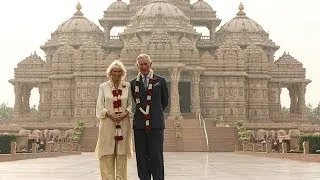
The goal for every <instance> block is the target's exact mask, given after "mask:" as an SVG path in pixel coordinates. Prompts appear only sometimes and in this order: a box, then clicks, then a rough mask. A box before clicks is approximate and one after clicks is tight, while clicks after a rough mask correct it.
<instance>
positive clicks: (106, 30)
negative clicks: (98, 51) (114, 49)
mask: <svg viewBox="0 0 320 180" xmlns="http://www.w3.org/2000/svg"><path fill="white" fill-rule="evenodd" d="M103 29H104V37H105V39H106V41H107V42H109V41H110V31H111V29H112V26H104V27H103Z"/></svg>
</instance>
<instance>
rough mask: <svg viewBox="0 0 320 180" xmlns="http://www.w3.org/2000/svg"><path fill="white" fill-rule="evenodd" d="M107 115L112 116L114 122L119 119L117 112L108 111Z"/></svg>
mask: <svg viewBox="0 0 320 180" xmlns="http://www.w3.org/2000/svg"><path fill="white" fill-rule="evenodd" d="M106 117H108V118H110V119H111V120H112V121H114V122H117V121H119V118H118V114H115V113H114V114H111V113H109V112H106Z"/></svg>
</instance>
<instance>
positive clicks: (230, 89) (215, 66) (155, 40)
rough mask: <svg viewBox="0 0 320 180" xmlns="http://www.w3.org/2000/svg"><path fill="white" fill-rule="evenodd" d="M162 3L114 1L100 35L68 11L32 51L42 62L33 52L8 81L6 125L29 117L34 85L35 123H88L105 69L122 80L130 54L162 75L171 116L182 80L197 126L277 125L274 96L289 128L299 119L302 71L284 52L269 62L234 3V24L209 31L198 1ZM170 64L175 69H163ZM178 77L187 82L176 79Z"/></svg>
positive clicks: (266, 45) (255, 27)
mask: <svg viewBox="0 0 320 180" xmlns="http://www.w3.org/2000/svg"><path fill="white" fill-rule="evenodd" d="M169 2H171V3H167V2H166V1H147V0H143V1H137V0H135V1H133V0H132V1H130V3H129V4H127V3H124V2H122V1H117V2H114V3H113V5H112V6H111V7H110V9H109V8H108V9H107V10H106V11H105V13H104V16H103V18H102V19H100V20H99V22H100V24H101V26H103V29H104V31H101V30H100V28H99V26H97V25H95V24H94V23H93V22H91V21H89V20H88V19H86V18H85V17H84V15H83V13H82V12H81V8H79V7H78V8H77V11H76V13H75V14H74V16H72V17H71V18H70V19H69V20H67V21H66V22H64V23H62V24H61V25H60V26H59V27H58V28H57V30H56V31H54V33H52V35H51V39H50V40H48V41H47V42H45V44H44V45H43V46H41V49H43V51H44V52H45V54H46V59H45V60H42V59H41V58H40V57H39V56H38V55H37V54H36V53H33V54H31V55H30V56H29V57H27V58H25V59H24V60H22V61H21V62H20V63H18V65H17V69H15V74H14V79H12V80H10V83H11V84H12V85H14V92H15V105H14V120H15V121H24V120H25V119H27V117H28V116H30V108H29V99H30V91H31V89H32V88H34V87H38V88H39V90H40V96H41V97H40V102H39V107H40V109H39V111H40V113H39V114H46V116H45V118H40V116H39V118H38V117H37V118H38V119H37V120H36V121H46V122H51V121H52V122H66V123H72V122H74V121H75V120H77V119H78V118H80V117H85V119H86V121H87V122H93V120H94V119H95V116H94V113H93V112H94V109H95V106H94V103H95V100H96V95H97V91H98V85H99V84H100V83H102V82H103V81H105V80H106V74H105V70H106V67H107V66H108V64H109V63H110V62H111V61H113V60H115V59H120V60H121V61H123V62H124V64H125V66H126V67H127V69H128V75H130V77H128V80H130V79H131V78H133V77H134V76H135V74H136V68H135V66H134V65H135V59H136V57H137V56H138V55H139V54H140V53H147V54H149V55H150V56H151V58H152V60H153V62H154V63H153V68H154V69H155V71H156V72H157V73H162V74H163V75H164V76H165V77H168V78H167V80H168V82H170V83H171V102H170V103H171V104H170V105H171V109H170V112H171V113H173V114H179V113H180V104H179V98H180V97H179V88H178V85H179V81H183V82H185V81H187V82H189V83H190V85H191V88H190V89H191V96H192V97H191V103H190V106H191V107H192V109H191V110H192V111H193V112H200V111H201V112H204V113H205V114H204V118H211V117H213V116H220V115H221V116H223V117H225V120H226V121H230V122H235V121H237V120H239V118H241V119H243V120H245V121H248V122H250V123H258V122H266V123H271V122H278V121H280V120H279V119H281V117H282V115H281V113H280V108H279V107H280V106H281V102H280V94H281V88H288V89H289V91H290V98H291V102H294V103H292V104H291V108H290V109H291V114H290V117H296V119H295V120H293V119H290V121H292V122H297V121H305V120H306V118H305V117H306V109H305V93H306V86H307V85H308V83H310V82H311V81H310V80H308V79H306V78H305V74H306V73H305V68H304V67H303V65H302V63H301V62H299V61H298V60H296V59H295V58H294V57H293V56H291V55H290V54H289V53H287V52H285V53H284V54H283V55H282V56H281V57H280V58H279V59H278V60H275V61H274V58H273V57H274V54H275V52H276V51H277V50H278V49H279V46H277V45H276V44H275V43H274V42H272V40H271V39H270V38H269V34H268V33H267V32H265V31H264V30H263V28H262V27H261V26H260V25H259V24H258V23H257V22H255V21H253V20H252V19H250V18H249V17H247V15H246V13H245V12H244V7H243V6H242V5H241V6H240V7H239V12H238V13H237V14H236V15H235V18H233V19H231V20H230V21H227V23H226V24H225V25H222V27H221V28H220V29H219V30H218V31H216V28H217V27H218V26H219V24H220V22H221V20H220V19H218V18H217V17H216V15H215V11H214V10H213V9H212V8H204V9H203V8H201V7H204V6H201V3H204V2H203V1H197V2H195V3H193V4H191V3H190V2H189V1H183V2H182V1H177V0H169ZM75 24H77V25H75ZM194 24H198V25H199V26H204V27H207V28H208V29H209V31H210V35H209V36H202V37H201V34H200V33H197V32H196V30H195V29H194V26H193V25H194ZM115 25H117V26H118V25H119V26H124V27H126V28H125V29H124V31H123V32H121V33H120V34H119V36H111V35H110V30H111V29H112V28H113V27H114V26H115ZM178 63H181V64H183V66H184V68H180V67H173V66H172V65H173V64H178ZM199 67H200V69H199ZM201 68H203V69H201ZM181 73H185V74H187V76H188V78H181V77H180V74H181ZM200 73H202V74H201V76H200ZM186 79H188V80H186ZM229 108H230V109H229ZM240 115H241V116H240ZM239 116H240V117H239ZM215 118H216V117H215Z"/></svg>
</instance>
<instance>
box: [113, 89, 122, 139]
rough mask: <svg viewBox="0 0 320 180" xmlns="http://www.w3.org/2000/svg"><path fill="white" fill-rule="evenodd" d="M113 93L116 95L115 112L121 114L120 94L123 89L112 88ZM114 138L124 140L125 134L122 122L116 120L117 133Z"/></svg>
mask: <svg viewBox="0 0 320 180" xmlns="http://www.w3.org/2000/svg"><path fill="white" fill-rule="evenodd" d="M112 95H113V97H114V101H113V108H114V110H115V114H120V113H121V112H119V108H120V107H121V99H120V96H121V95H122V90H121V89H118V90H112ZM114 140H116V141H121V140H123V136H122V135H121V125H120V122H116V135H115V136H114Z"/></svg>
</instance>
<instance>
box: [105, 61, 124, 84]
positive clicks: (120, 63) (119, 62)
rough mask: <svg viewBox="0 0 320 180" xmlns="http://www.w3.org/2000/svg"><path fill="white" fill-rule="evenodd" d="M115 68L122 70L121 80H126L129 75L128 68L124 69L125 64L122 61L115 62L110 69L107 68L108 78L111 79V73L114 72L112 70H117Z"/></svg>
mask: <svg viewBox="0 0 320 180" xmlns="http://www.w3.org/2000/svg"><path fill="white" fill-rule="evenodd" d="M115 68H119V69H121V71H122V74H121V80H124V78H125V77H126V75H127V70H126V68H125V67H124V65H123V63H122V62H121V61H120V60H114V61H113V62H112V63H111V64H110V65H109V67H108V68H107V71H106V73H107V77H108V78H109V79H111V72H112V70H113V69H115Z"/></svg>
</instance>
